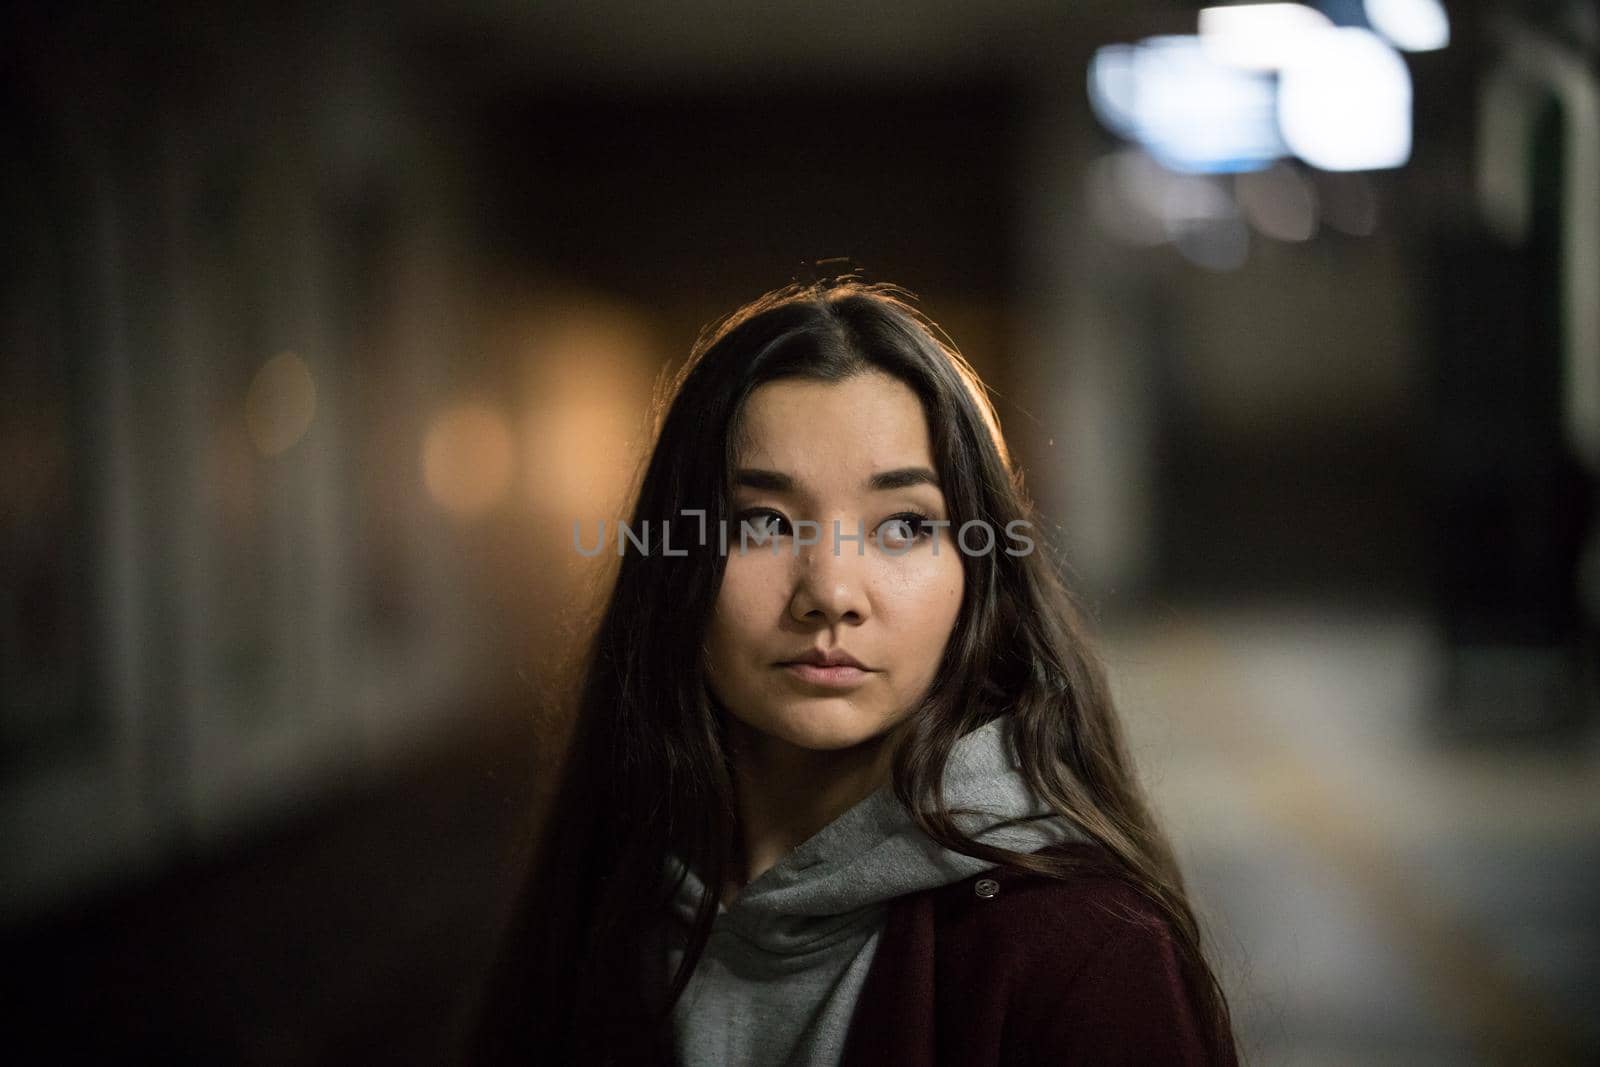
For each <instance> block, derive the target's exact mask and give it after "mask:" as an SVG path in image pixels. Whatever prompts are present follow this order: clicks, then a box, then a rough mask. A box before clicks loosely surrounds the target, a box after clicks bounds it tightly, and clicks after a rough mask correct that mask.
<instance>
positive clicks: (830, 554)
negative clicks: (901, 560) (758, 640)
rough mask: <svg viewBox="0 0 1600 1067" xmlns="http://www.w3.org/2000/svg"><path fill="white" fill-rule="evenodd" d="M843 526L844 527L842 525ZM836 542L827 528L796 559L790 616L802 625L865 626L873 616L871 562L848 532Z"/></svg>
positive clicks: (802, 549) (790, 600)
mask: <svg viewBox="0 0 1600 1067" xmlns="http://www.w3.org/2000/svg"><path fill="white" fill-rule="evenodd" d="M841 525H842V524H841ZM844 533H845V536H842V537H841V538H839V539H837V540H836V539H835V538H834V536H833V534H832V532H831V530H829V529H827V528H826V527H824V529H823V532H822V534H821V535H820V536H819V537H818V539H817V543H816V544H812V545H805V546H804V547H802V548H800V550H799V556H798V557H797V558H796V559H795V561H794V562H795V579H794V594H793V595H792V596H791V597H790V598H789V613H790V615H792V616H793V617H794V618H795V619H796V620H797V621H800V622H817V621H819V620H820V621H824V622H826V623H828V624H829V625H832V624H834V623H838V622H856V623H859V622H862V621H863V620H865V619H866V618H867V616H868V615H870V614H871V610H870V608H869V607H868V604H867V590H866V580H865V579H866V564H867V563H868V559H867V556H866V553H865V552H864V551H860V550H859V549H860V548H864V546H858V545H857V544H856V542H854V541H853V540H851V536H850V533H849V530H848V529H847V528H846V529H845V531H844Z"/></svg>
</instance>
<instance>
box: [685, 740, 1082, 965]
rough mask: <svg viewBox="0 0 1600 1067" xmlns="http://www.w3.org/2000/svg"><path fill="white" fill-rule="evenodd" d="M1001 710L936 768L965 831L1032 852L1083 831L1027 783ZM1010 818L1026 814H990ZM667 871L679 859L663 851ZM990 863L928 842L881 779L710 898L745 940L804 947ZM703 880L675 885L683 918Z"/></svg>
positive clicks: (770, 946)
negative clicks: (728, 902)
mask: <svg viewBox="0 0 1600 1067" xmlns="http://www.w3.org/2000/svg"><path fill="white" fill-rule="evenodd" d="M1007 725H1008V720H1007V719H1006V718H1004V717H1001V718H998V719H994V720H993V721H991V722H989V723H987V724H985V725H984V726H981V727H979V728H978V729H977V730H974V731H972V732H971V733H969V734H967V735H966V736H964V737H962V738H961V739H960V740H958V741H957V742H956V744H955V745H954V746H953V747H952V749H951V754H950V760H949V762H948V764H947V765H946V768H945V776H944V792H945V801H946V803H947V805H948V806H949V807H950V808H951V809H952V811H954V810H956V809H972V811H973V812H974V814H958V815H956V816H955V821H956V824H957V825H958V826H960V827H961V829H962V830H963V831H964V832H965V833H967V834H968V835H969V836H971V837H973V838H975V839H976V840H978V841H980V842H982V843H983V844H987V845H994V846H996V847H999V848H1006V849H1010V850H1012V851H1014V852H1035V851H1037V850H1038V849H1041V848H1044V847H1045V846H1046V845H1050V844H1054V843H1056V842H1058V841H1063V840H1067V839H1069V838H1072V839H1082V834H1081V833H1078V832H1077V831H1075V830H1074V829H1073V828H1072V827H1071V826H1070V825H1069V824H1068V823H1066V822H1065V820H1063V819H1061V818H1060V817H1059V816H1056V815H1054V814H1053V813H1052V812H1051V811H1050V809H1049V808H1048V807H1047V806H1046V805H1045V804H1043V803H1042V802H1041V801H1040V800H1039V799H1038V798H1037V797H1036V796H1034V794H1033V791H1032V790H1031V789H1029V788H1028V785H1027V782H1026V781H1025V780H1024V779H1023V777H1022V773H1021V770H1020V763H1019V761H1018V760H1017V758H1016V752H1015V749H1014V748H1013V746H1012V744H1011V741H1010V738H1009V733H1008V731H1007V730H1006V729H1005V727H1006V726H1007ZM1015 818H1029V819H1031V820H1032V821H1030V822H1027V823H1022V824H1019V825H1015V826H1007V827H997V826H996V824H998V823H1001V822H1004V821H1006V820H1009V819H1015ZM670 862H671V864H672V870H673V873H674V874H675V873H676V871H677V870H679V869H681V864H679V863H678V862H677V860H676V859H675V858H674V859H673V860H672V861H670ZM993 867H994V864H993V863H992V862H990V861H988V860H984V859H979V858H977V857H975V856H967V855H963V854H962V853H959V852H953V851H951V850H950V849H947V848H945V847H944V846H942V845H940V844H938V843H937V842H935V841H934V840H933V839H932V838H930V837H928V835H927V834H925V833H923V832H922V830H921V829H920V828H918V827H917V825H916V823H915V822H914V821H913V820H912V818H911V814H910V812H908V811H907V810H906V809H905V807H904V806H903V805H902V804H901V803H900V801H899V799H898V798H897V797H896V796H895V795H894V790H893V789H892V788H891V787H890V786H889V785H884V786H882V787H880V788H879V789H878V790H877V791H875V792H874V793H872V794H871V795H869V796H867V797H866V798H865V799H863V800H861V801H860V802H859V803H857V804H856V805H855V806H854V807H852V808H850V809H849V810H847V811H846V812H845V813H844V814H842V815H840V816H839V817H838V818H836V819H834V820H833V821H832V822H831V823H829V824H828V825H827V826H825V827H824V828H823V829H821V830H820V831H818V832H817V833H816V834H814V835H812V836H811V837H810V838H808V839H807V840H806V841H804V842H803V843H801V844H800V845H798V846H797V847H795V848H794V849H792V850H791V851H790V852H788V853H787V854H786V855H785V856H784V857H783V858H782V859H781V860H779V861H778V863H776V864H775V865H774V866H772V867H771V868H769V869H768V870H766V871H765V872H763V873H762V875H761V876H760V877H759V878H757V879H755V880H754V881H753V882H751V883H749V884H748V885H746V886H745V887H744V889H743V890H741V891H740V893H739V896H738V898H737V899H736V900H735V901H734V904H733V907H732V908H726V907H724V906H723V905H722V904H721V903H720V902H719V903H718V905H717V923H718V925H719V926H727V927H729V928H731V929H732V930H733V931H735V932H737V933H738V934H739V936H740V937H741V938H743V939H744V940H746V941H748V942H749V943H750V944H751V945H752V946H755V947H759V948H760V949H762V950H764V951H766V952H770V953H775V954H779V955H788V954H794V953H803V952H807V951H810V950H813V949H815V948H817V947H819V945H820V944H822V943H825V942H826V941H827V940H828V939H829V938H830V937H831V936H834V935H836V934H838V933H839V932H841V930H843V929H848V928H849V927H850V926H851V925H853V917H854V916H855V914H856V913H858V912H861V911H862V910H864V909H870V908H873V907H875V906H878V905H882V904H886V903H887V902H888V901H890V900H893V899H894V898H895V897H900V896H904V895H906V894H907V893H915V892H918V891H919V890H924V889H932V888H934V887H936V886H941V885H948V884H949V883H951V882H958V881H960V880H961V879H963V878H966V877H969V876H970V875H973V874H976V873H978V872H979V871H984V870H989V869H991V868H993ZM701 890H702V883H701V882H700V880H699V878H697V877H696V876H695V875H694V874H693V872H690V873H689V874H688V875H687V877H686V878H685V880H684V886H683V890H682V891H681V892H680V893H679V895H678V907H679V912H680V914H681V915H682V916H683V918H684V919H685V920H688V919H690V918H692V916H693V914H694V902H695V900H697V899H698V897H699V894H700V892H701Z"/></svg>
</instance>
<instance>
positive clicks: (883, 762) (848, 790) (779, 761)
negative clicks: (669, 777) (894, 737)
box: [722, 716, 893, 903]
mask: <svg viewBox="0 0 1600 1067" xmlns="http://www.w3.org/2000/svg"><path fill="white" fill-rule="evenodd" d="M728 740H729V744H730V746H731V748H732V755H733V767H734V787H735V793H736V803H737V809H738V814H739V840H738V842H737V844H738V845H739V846H740V852H739V854H738V855H736V856H735V857H734V862H733V865H732V870H731V871H730V876H731V878H733V879H738V878H740V877H743V879H744V881H743V882H732V881H731V882H730V883H729V885H727V886H724V887H723V894H722V896H723V901H724V903H731V901H732V898H733V897H735V896H736V895H737V894H738V892H739V890H740V889H741V888H742V887H743V885H744V884H747V883H749V882H753V881H755V880H756V879H757V878H760V877H761V876H762V875H763V874H765V873H766V872H767V871H768V870H770V869H771V868H772V867H773V866H774V865H775V864H776V863H777V862H778V861H779V860H780V859H782V858H783V857H784V855H785V854H786V853H788V852H789V851H790V850H791V849H793V848H794V847H795V846H796V845H799V844H801V843H802V842H804V841H806V840H807V839H809V838H810V837H812V836H813V835H815V834H816V833H817V831H819V830H821V829H822V828H823V827H825V826H827V825H828V824H829V823H831V822H832V821H833V820H834V819H836V818H838V817H839V816H840V815H843V814H844V813H845V812H846V811H848V810H850V808H852V807H854V806H855V805H856V804H857V803H858V802H859V801H861V800H862V799H864V798H865V797H867V796H868V795H869V794H871V793H872V792H873V790H875V789H877V788H878V787H879V786H880V785H882V784H883V783H884V782H886V781H888V778H889V765H890V759H891V757H892V755H893V747H892V744H891V743H890V736H889V735H887V734H885V735H880V736H879V737H876V738H873V739H872V740H871V741H867V742H863V743H862V744H860V745H856V746H855V747H853V748H847V749H838V750H834V751H817V750H815V749H806V748H801V747H799V746H797V745H793V744H790V743H789V742H787V741H782V740H779V739H777V738H774V737H771V736H769V735H767V734H763V733H760V732H758V731H755V730H751V729H750V728H749V727H747V726H745V725H744V724H743V723H740V722H738V721H737V720H735V719H733V718H732V717H731V716H730V718H729V723H728Z"/></svg>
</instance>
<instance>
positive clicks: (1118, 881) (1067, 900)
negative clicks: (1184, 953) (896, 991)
mask: <svg viewBox="0 0 1600 1067" xmlns="http://www.w3.org/2000/svg"><path fill="white" fill-rule="evenodd" d="M1039 855H1045V856H1050V857H1052V858H1070V859H1071V860H1073V861H1074V862H1075V864H1076V866H1075V869H1073V870H1071V871H1070V872H1068V873H1066V874H1065V876H1063V877H1055V876H1052V875H1045V874H1038V873H1035V872H1032V871H1026V870H1019V869H1016V868H1010V867H997V868H994V869H992V870H989V871H984V872H981V873H979V874H975V875H972V876H971V877H969V878H966V879H964V880H962V881H960V882H954V883H951V884H949V885H946V886H943V887H941V888H940V889H938V890H936V891H935V896H934V899H933V901H932V906H933V919H934V925H935V929H936V930H937V931H939V933H940V934H941V939H945V938H947V937H954V938H960V937H966V938H970V939H971V940H972V941H973V942H974V944H975V945H976V946H982V947H984V948H985V950H986V951H990V952H1001V953H1008V954H1013V955H1028V954H1032V953H1034V952H1037V951H1038V950H1040V949H1041V948H1043V949H1047V950H1049V951H1050V952H1051V953H1052V955H1054V956H1056V958H1057V959H1058V960H1059V956H1060V953H1061V952H1062V951H1063V950H1065V949H1069V948H1074V947H1076V948H1079V949H1090V948H1093V947H1096V946H1099V945H1102V944H1104V943H1106V941H1107V939H1108V938H1116V939H1124V938H1130V937H1131V938H1135V939H1143V940H1151V939H1155V940H1159V939H1161V938H1163V937H1166V936H1169V935H1168V927H1167V924H1166V921H1165V919H1164V918H1163V916H1162V914H1161V912H1160V910H1159V909H1158V908H1157V906H1156V905H1155V903H1154V902H1153V901H1151V900H1150V899H1149V898H1148V897H1146V896H1145V895H1144V894H1143V893H1141V892H1140V891H1139V890H1138V889H1136V888H1134V886H1133V884H1132V883H1131V882H1129V881H1128V879H1127V878H1126V877H1125V876H1124V875H1123V874H1121V873H1120V872H1119V870H1118V869H1117V867H1116V864H1115V862H1114V861H1113V860H1112V858H1111V856H1110V853H1109V852H1107V851H1106V850H1105V849H1104V848H1103V847H1102V846H1100V845H1095V844H1082V843H1067V844H1061V845H1054V846H1051V847H1050V848H1048V849H1045V850H1043V851H1041V852H1040V853H1039Z"/></svg>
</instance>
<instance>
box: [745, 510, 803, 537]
mask: <svg viewBox="0 0 1600 1067" xmlns="http://www.w3.org/2000/svg"><path fill="white" fill-rule="evenodd" d="M739 521H740V522H741V523H743V524H744V525H745V526H747V527H749V528H750V536H751V537H760V538H768V537H783V536H785V535H787V534H788V533H790V532H791V531H790V530H789V520H788V519H786V518H784V517H783V516H782V515H780V514H778V513H777V512H776V511H747V512H745V513H744V514H742V515H740V516H739Z"/></svg>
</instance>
